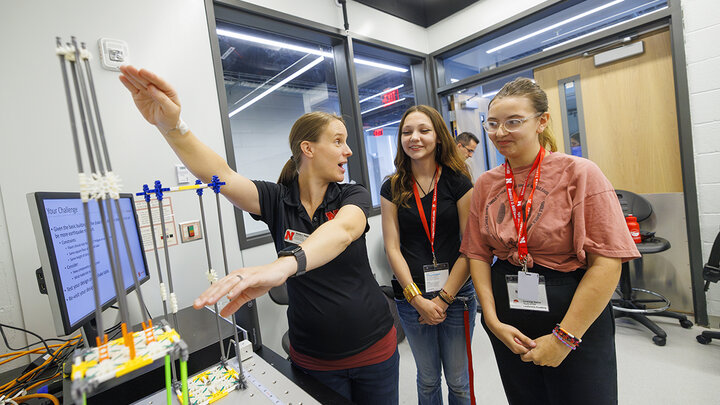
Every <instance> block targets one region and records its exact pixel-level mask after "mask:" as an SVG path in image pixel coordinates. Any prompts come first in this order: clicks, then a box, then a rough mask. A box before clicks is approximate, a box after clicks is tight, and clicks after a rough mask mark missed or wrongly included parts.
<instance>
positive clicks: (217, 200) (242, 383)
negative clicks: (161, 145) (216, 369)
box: [213, 176, 246, 389]
mask: <svg viewBox="0 0 720 405" xmlns="http://www.w3.org/2000/svg"><path fill="white" fill-rule="evenodd" d="M213 182H214V183H219V179H218V178H217V176H213ZM213 190H214V191H215V203H216V206H217V215H218V224H219V226H220V245H221V246H222V255H223V264H224V268H225V275H226V276H227V275H229V274H230V270H229V269H228V261H227V250H226V249H225V231H224V230H223V222H222V211H220V186H219V185H216V186H215V187H213ZM231 317H232V323H233V325H232V326H233V333H234V337H235V356H236V357H237V363H238V385H240V386H241V387H242V388H243V389H244V388H245V384H246V383H245V378H244V376H243V367H242V359H241V358H240V339H239V338H238V332H237V321H236V320H235V313H233V314H232V316H231Z"/></svg>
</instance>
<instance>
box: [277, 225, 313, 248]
mask: <svg viewBox="0 0 720 405" xmlns="http://www.w3.org/2000/svg"><path fill="white" fill-rule="evenodd" d="M309 237H310V235H308V234H306V233H302V232H300V231H294V230H292V229H286V230H285V237H284V238H283V240H284V241H285V242H288V243H292V244H295V245H299V244H301V243H303V242H305V239H307V238H309Z"/></svg>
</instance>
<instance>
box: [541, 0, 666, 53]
mask: <svg viewBox="0 0 720 405" xmlns="http://www.w3.org/2000/svg"><path fill="white" fill-rule="evenodd" d="M653 3H659V0H653V1H650V2H648V3H645V4H641V5H639V6H637V7H633V8H631V9H629V10H624V11H622V12H620V13H617V14H613V15H611V16H610V17H605V18H603V19H602V20H597V21H593V22H592V23H590V24H585V25H583V26H582V27H577V28H574V29H571V30H570V31H567V32H563V33H562V34H560V35H558V36H555V37H552V38H548V39H544V40H542V41H540V43H541V44H544V43H546V42H550V41H553V40H556V39H558V38H560V37H564V36H568V35H570V34H572V33H573V32H575V31H580V30H582V29H583V28H587V27H589V26H591V25H595V24H599V23H601V22H603V21H607V20H612V19H613V18H615V17H617V16H619V15H623V14H627V13H631V12H633V11H635V10H637V9H639V8H643V7H645V6H647V5H650V4H653Z"/></svg>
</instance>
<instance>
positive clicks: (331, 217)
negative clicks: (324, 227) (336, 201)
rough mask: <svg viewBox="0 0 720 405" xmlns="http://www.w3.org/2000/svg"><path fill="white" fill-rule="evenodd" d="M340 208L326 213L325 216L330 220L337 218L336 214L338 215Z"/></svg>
mask: <svg viewBox="0 0 720 405" xmlns="http://www.w3.org/2000/svg"><path fill="white" fill-rule="evenodd" d="M337 213H338V210H332V211H328V212H326V213H325V216H326V217H327V219H328V221H329V220H331V219H333V218H335V215H337Z"/></svg>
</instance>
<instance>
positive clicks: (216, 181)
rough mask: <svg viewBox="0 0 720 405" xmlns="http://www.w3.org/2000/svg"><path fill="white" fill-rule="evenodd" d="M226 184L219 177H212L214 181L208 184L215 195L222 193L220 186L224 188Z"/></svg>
mask: <svg viewBox="0 0 720 405" xmlns="http://www.w3.org/2000/svg"><path fill="white" fill-rule="evenodd" d="M224 185H225V182H224V181H220V178H219V177H218V176H212V181H211V182H210V183H208V186H210V187H212V189H213V191H214V192H215V194H219V193H220V186H224Z"/></svg>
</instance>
